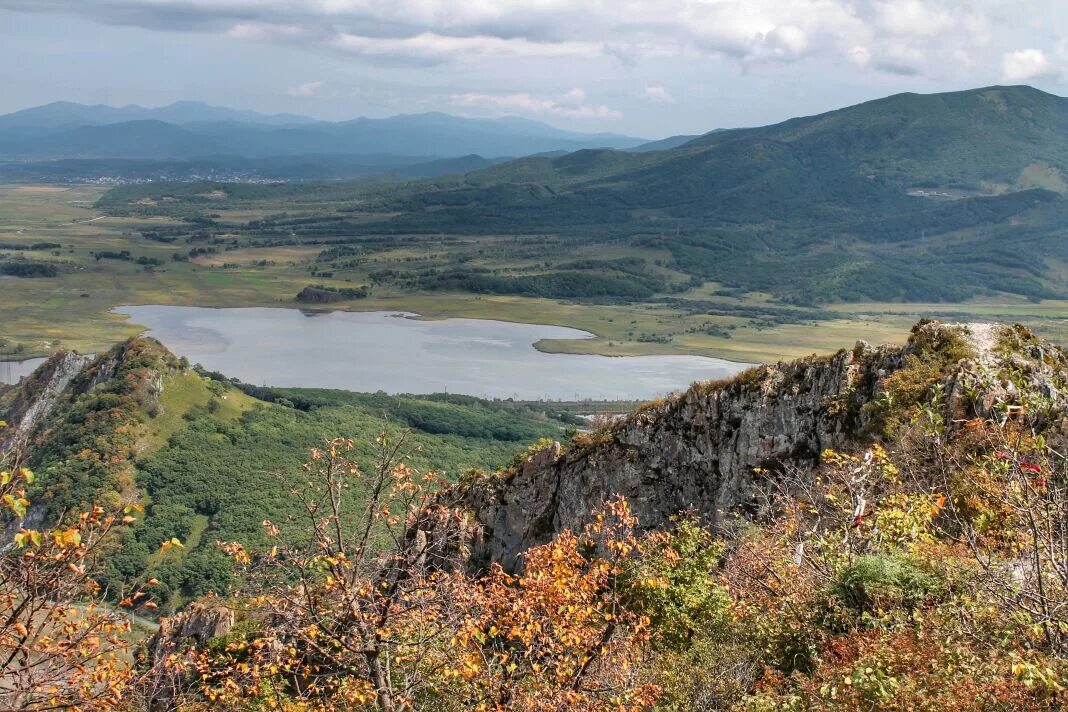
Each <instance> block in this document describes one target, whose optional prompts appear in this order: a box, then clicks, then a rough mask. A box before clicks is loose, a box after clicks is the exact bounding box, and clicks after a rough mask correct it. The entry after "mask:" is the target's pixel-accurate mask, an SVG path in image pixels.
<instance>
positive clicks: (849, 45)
mask: <svg viewBox="0 0 1068 712" xmlns="http://www.w3.org/2000/svg"><path fill="white" fill-rule="evenodd" d="M0 67H2V68H0V82H2V86H3V87H4V91H3V92H2V93H0V112H7V111H13V110H16V109H20V108H24V107H27V106H31V105H35V104H41V103H45V102H49V101H54V100H60V99H63V100H70V101H79V102H85V103H107V104H113V105H121V104H127V103H137V104H142V105H147V106H157V105H162V104H166V103H170V102H172V101H176V100H179V99H193V100H200V101H206V102H209V103H213V104H220V105H226V106H232V107H235V108H245V109H255V110H259V111H269V112H274V111H291V112H296V113H303V114H309V115H312V116H318V117H322V118H327V119H344V118H353V117H355V116H361V115H364V116H387V115H391V114H396V113H406V112H421V111H446V112H449V113H455V114H463V115H470V116H500V115H519V116H525V117H529V118H535V119H541V120H545V121H548V122H549V123H552V124H555V125H558V126H564V127H567V128H573V129H578V130H584V131H613V132H618V133H629V134H634V135H641V136H647V137H653V138H656V137H661V136H666V135H670V134H675V133H700V132H704V131H708V130H711V129H713V128H717V127H731V126H745V125H755V124H765V123H771V122H774V121H779V120H782V119H785V118H788V117H790V116H796V115H801V114H811V113H816V112H819V111H824V110H827V109H831V108H835V107H838V106H843V105H847V104H852V103H856V102H858V101H863V100H866V99H872V98H876V97H879V96H884V95H887V94H891V93H895V92H901V91H918V92H933V91H945V90H952V89H963V88H971V87H976V86H984V85H989V84H999V83H1009V84H1017V83H1027V84H1032V85H1034V86H1038V87H1040V88H1043V89H1046V90H1047V91H1051V92H1054V93H1059V94H1068V2H1062V1H1060V0H1016V1H1015V2H1009V1H1005V0H972V1H971V2H967V1H962V0H642V1H640V2H639V1H633V0H585V2H574V1H572V0H566V1H565V0H0Z"/></svg>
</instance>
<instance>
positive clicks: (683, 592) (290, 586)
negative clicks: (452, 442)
mask: <svg viewBox="0 0 1068 712" xmlns="http://www.w3.org/2000/svg"><path fill="white" fill-rule="evenodd" d="M853 359H854V360H852V361H850V358H849V354H838V355H835V356H834V357H831V358H823V359H810V360H807V361H803V362H798V363H794V364H781V365H779V366H776V367H763V368H760V369H754V370H753V371H751V372H749V373H746V374H743V375H741V376H739V377H738V378H737V379H735V380H732V381H728V382H722V383H709V384H700V385H699V386H697V387H695V388H694V389H693V391H691V393H690V394H687V395H686V396H680V397H677V398H673V399H670V400H669V401H666V402H663V403H654V404H650V405H648V406H646V407H644V408H641V409H639V410H638V411H636V412H635V413H633V414H632V415H631V416H629V417H627V418H625V419H623V420H620V421H614V422H610V423H605V424H603V426H602V427H601V428H599V429H597V430H595V431H593V432H590V433H587V434H583V435H580V436H577V437H575V438H573V439H572V441H571V442H570V443H569V444H568V445H566V446H564V447H560V446H557V445H552V444H551V443H541V444H539V445H537V446H535V447H533V448H531V449H529V450H527V451H525V452H522V453H521V454H519V455H518V456H517V457H516V458H515V459H514V460H513V462H512V464H511V465H510V466H509V467H506V468H504V469H502V470H499V471H498V472H496V473H493V474H486V473H471V474H468V475H466V476H465V477H463V478H461V479H460V480H459V481H458V482H453V483H448V482H446V481H445V480H443V479H442V478H441V476H440V475H439V474H437V473H435V472H433V471H426V470H423V469H422V468H421V467H418V466H416V465H415V464H414V458H415V457H416V456H417V454H416V453H415V451H414V450H413V447H412V446H413V444H414V443H413V441H412V440H410V439H408V438H407V437H405V436H403V435H402V436H400V437H379V438H377V439H375V441H374V442H373V443H369V444H368V445H366V446H365V447H367V448H369V450H367V452H369V453H370V459H369V460H368V461H364V459H363V457H362V456H361V454H360V451H361V448H360V447H358V446H357V443H355V442H353V441H351V440H347V439H332V440H329V441H326V442H323V443H321V444H320V445H319V446H318V447H316V448H314V449H313V450H311V452H310V454H309V456H308V461H307V463H306V464H305V465H304V466H303V467H301V468H298V469H299V472H300V475H299V477H298V478H297V479H296V480H295V481H294V482H293V486H292V489H291V491H290V492H289V493H288V501H289V504H288V506H286V507H285V508H283V509H282V510H281V511H280V512H279V513H278V515H279V516H274V515H272V516H271V517H268V518H267V519H266V520H265V521H263V522H262V523H261V527H262V531H263V533H262V540H261V541H260V543H259V544H258V545H247V544H244V543H242V542H240V541H236V540H221V541H219V542H217V543H216V544H215V546H216V548H217V550H218V551H219V554H220V556H225V557H228V559H229V560H231V561H232V562H233V564H234V566H235V570H236V571H238V572H240V573H239V577H240V581H241V586H240V589H239V590H237V591H234V592H233V593H232V594H231V595H230V596H227V597H222V596H211V597H206V598H204V599H202V600H200V601H198V602H196V603H194V604H193V605H191V606H189V607H188V609H187V610H186V611H185V612H184V613H183V614H181V615H180V616H178V617H176V618H172V619H167V620H165V621H164V622H163V624H162V625H161V626H160V628H159V629H158V631H157V632H156V633H155V634H154V635H153V636H152V637H151V640H150V641H149V642H148V643H147V647H146V648H144V649H142V650H141V652H140V653H138V654H137V655H136V656H134V657H132V658H131V657H129V656H128V655H127V654H126V653H124V647H123V640H124V638H123V635H126V634H127V632H128V631H129V626H130V623H129V621H128V620H127V619H125V618H124V617H123V614H119V613H116V612H114V611H112V610H111V609H108V608H100V607H99V606H98V605H93V606H91V607H89V608H88V609H86V607H85V602H86V601H87V600H92V599H93V598H94V597H97V596H99V595H100V594H101V591H100V590H99V589H98V588H95V586H96V584H95V583H94V580H95V579H94V576H97V575H99V574H98V572H99V571H100V569H99V568H98V567H99V565H100V563H102V562H106V561H107V560H108V559H109V558H110V557H111V556H112V554H113V552H114V549H110V548H109V547H116V546H121V540H119V541H116V540H115V531H114V530H115V529H116V528H117V527H119V526H132V527H134V528H136V527H137V526H140V524H139V523H138V522H137V520H138V519H140V518H142V516H147V514H146V515H142V513H141V512H140V511H139V508H138V507H126V508H125V509H123V508H121V506H120V505H114V507H118V509H113V507H112V506H110V505H108V506H101V507H99V508H98V509H94V510H91V512H90V513H89V514H87V515H85V516H81V517H75V519H74V523H73V524H66V525H64V524H61V525H59V526H57V527H55V528H50V529H46V528H42V527H40V526H39V525H34V524H32V523H31V522H29V521H28V520H27V518H26V516H25V515H26V513H27V508H31V509H32V506H33V505H32V504H31V503H30V502H29V501H28V500H29V499H30V490H31V489H32V488H33V485H34V484H35V482H36V478H35V477H34V476H33V474H32V473H31V472H29V471H28V470H27V469H26V468H24V467H22V466H21V463H18V462H14V463H12V462H10V461H8V462H5V463H4V468H3V469H4V477H3V485H0V494H2V495H4V496H3V497H2V498H0V503H2V508H3V513H4V516H5V518H6V519H7V520H8V521H10V522H11V523H12V525H13V528H14V529H15V530H16V531H17V532H18V533H17V535H16V538H15V541H14V544H15V546H14V547H11V548H7V549H4V550H3V551H2V552H0V562H2V563H3V566H0V585H2V586H3V589H2V590H3V592H4V594H5V595H4V596H0V608H2V610H3V612H4V613H5V615H6V616H8V619H9V620H11V621H16V622H17V623H18V624H17V625H10V626H8V627H6V628H5V629H4V631H3V632H2V633H3V634H2V635H0V649H2V650H3V651H4V652H5V653H10V654H9V655H5V657H6V659H7V661H8V662H7V663H6V664H5V667H4V675H3V676H2V677H0V699H2V700H3V701H4V703H5V704H8V705H9V706H19V707H21V708H24V709H46V708H47V706H48V705H50V704H55V703H56V702H55V701H56V700H60V701H63V702H65V703H66V704H71V705H82V706H92V707H93V708H94V709H114V710H131V709H138V710H140V709H143V710H148V709H161V708H162V709H183V710H186V709H188V710H208V709H228V710H267V709H282V710H292V711H294V712H295V711H297V710H324V711H325V710H339V711H340V710H353V709H367V710H394V711H398V710H468V709H483V710H524V711H525V710H560V709H577V710H647V709H648V710H654V709H662V710H713V709H723V710H794V709H796V710H802V709H842V710H854V709H887V710H917V709H920V710H939V709H946V708H954V709H962V710H1005V709H1050V710H1052V709H1059V708H1062V707H1063V705H1064V704H1065V702H1066V701H1068V699H1066V697H1065V695H1066V685H1068V648H1066V643H1065V630H1066V628H1068V621H1066V620H1065V615H1064V611H1065V610H1066V604H1068V579H1066V577H1065V573H1064V572H1065V570H1066V566H1065V560H1064V551H1065V550H1066V547H1068V541H1066V540H1065V533H1064V532H1065V529H1064V522H1065V518H1066V516H1068V471H1066V465H1065V458H1064V456H1063V452H1064V445H1065V443H1066V442H1068V433H1066V431H1065V412H1066V401H1065V396H1064V394H1065V393H1066V392H1068V382H1066V381H1065V374H1066V373H1068V357H1066V356H1065V354H1064V352H1063V351H1061V350H1060V349H1059V348H1057V347H1055V346H1052V345H1050V344H1047V343H1043V342H1041V341H1040V340H1038V339H1036V338H1035V337H1034V336H1033V335H1032V334H1031V333H1029V332H1027V331H1026V330H1024V329H1021V328H1011V327H991V326H989V325H971V326H943V325H938V324H921V325H920V326H918V327H917V329H916V330H915V331H914V335H913V338H912V340H911V341H910V343H909V344H908V345H907V346H906V347H905V348H904V349H892V348H882V349H875V350H869V349H865V348H858V349H857V351H856V352H855V354H854V355H853ZM869 366H871V368H869ZM780 391H781V392H780ZM746 393H751V394H756V393H763V394H764V397H765V398H766V399H768V403H770V404H771V407H772V408H777V409H782V410H781V412H780V413H779V414H780V415H781V414H782V413H785V412H787V410H788V409H789V408H791V407H793V408H794V410H795V411H797V418H799V419H800V420H799V421H798V422H799V423H800V422H802V421H803V420H804V419H808V418H811V419H812V422H818V423H822V424H823V425H830V424H837V426H836V427H835V428H834V429H833V430H823V431H821V432H824V433H826V437H828V438H831V437H833V442H834V443H835V444H836V447H835V448H833V449H831V448H827V449H824V450H823V451H822V452H819V453H815V454H813V453H811V452H807V451H803V450H802V449H798V448H796V447H790V444H789V443H780V442H779V440H778V438H777V435H776V433H774V432H768V433H763V431H762V430H761V429H760V426H759V422H760V418H761V417H763V416H762V415H761V414H760V413H759V412H757V410H747V409H745V408H741V407H739V408H738V409H737V412H736V418H737V419H738V420H740V421H741V423H742V425H741V426H735V427H745V428H750V429H752V430H753V432H754V433H756V434H757V436H758V437H756V439H748V440H745V441H744V442H745V444H746V446H747V448H746V450H745V452H739V455H740V456H756V457H758V458H760V462H761V465H762V466H761V467H759V468H757V469H756V470H755V471H750V472H748V473H746V474H744V475H743V474H742V473H733V475H734V479H733V480H732V484H731V486H733V487H736V488H737V491H736V496H737V497H740V498H741V500H744V503H745V504H744V505H743V504H741V502H739V504H738V505H736V506H733V507H732V508H731V509H730V510H729V511H726V512H722V513H721V516H719V517H710V516H708V515H707V513H705V512H703V511H701V509H700V507H699V508H697V509H696V510H695V509H689V510H687V509H685V508H684V509H682V510H680V511H678V512H676V513H675V514H674V515H672V516H661V517H659V518H656V517H650V516H649V514H650V513H651V512H653V511H655V508H656V505H655V504H654V502H657V501H658V502H660V503H661V505H663V511H664V512H667V511H668V510H669V509H671V506H670V505H671V495H670V490H671V488H672V487H674V486H677V485H678V484H679V483H680V482H683V481H684V480H685V473H683V472H680V471H677V470H676V469H675V468H676V467H677V466H676V465H673V464H671V463H669V462H668V461H666V460H662V459H661V460H658V459H657V457H659V456H657V455H656V454H652V455H651V454H650V453H648V452H646V451H644V450H643V447H642V445H641V443H640V442H639V441H638V440H637V437H638V434H639V433H640V432H641V431H645V432H649V433H655V432H662V433H673V434H674V437H676V438H677V439H678V443H679V446H680V447H679V449H678V452H677V453H675V455H677V456H679V457H680V458H681V459H682V460H685V459H686V458H685V453H683V452H682V448H684V447H690V448H698V449H700V448H703V447H704V448H707V447H709V444H710V443H713V444H714V442H715V441H717V439H731V438H732V437H733V436H732V435H731V434H730V432H729V429H728V428H726V427H724V426H723V425H722V424H717V423H715V422H713V421H711V420H707V419H705V418H704V416H703V415H702V414H701V413H700V412H699V411H698V410H697V409H696V408H695V405H694V404H695V402H696V399H707V400H709V401H720V402H723V403H725V404H728V405H729V404H735V405H737V404H740V403H741V402H742V400H740V399H739V398H740V396H741V395H744V394H746ZM813 398H814V399H815V400H816V401H818V402H819V403H820V405H819V406H818V408H817V410H818V412H816V413H810V412H809V411H810V410H811V408H810V404H809V400H810V399H813ZM313 400H314V398H313ZM728 410H729V408H728ZM746 423H748V425H746ZM838 426H840V427H838ZM702 432H703V433H704V436H703V437H702V436H701V435H700V433H702ZM788 435H791V436H793V437H799V438H804V437H805V431H804V429H803V428H800V429H798V430H797V432H791V433H788ZM760 442H765V444H766V445H768V446H769V447H766V448H763V449H762V448H761V446H760V445H759V443H760ZM828 442H830V440H829V441H828ZM780 446H781V447H784V448H786V452H785V454H780V453H779V452H778V451H777V450H776V448H779V447H780ZM622 450H629V451H630V453H631V459H630V461H629V464H627V465H625V466H624V465H623V464H621V463H617V464H618V466H616V465H613V463H616V462H617V460H616V454H614V453H615V452H616V451H622ZM746 453H748V454H746ZM662 454H663V453H662ZM560 463H563V465H564V466H565V467H572V468H575V467H577V468H580V470H581V468H586V470H587V471H592V470H595V469H597V468H605V471H604V473H603V474H602V475H599V476H597V477H596V478H594V479H592V480H589V479H587V480H583V482H582V485H581V486H582V488H583V489H582V491H583V492H585V493H586V494H587V495H588V497H589V500H588V502H595V503H596V504H595V505H594V506H592V507H589V508H586V504H587V502H579V503H578V504H579V505H580V506H576V507H574V508H573V509H574V511H573V512H572V514H570V515H561V514H559V513H558V515H557V516H555V517H551V518H548V519H546V520H544V521H542V522H540V524H539V523H538V522H533V521H532V522H531V524H532V525H537V526H540V527H541V532H542V536H543V537H544V538H543V539H542V540H541V541H540V542H522V543H521V542H519V541H518V540H515V539H513V540H512V541H513V543H517V544H520V543H521V544H522V546H521V548H520V550H519V553H520V554H521V556H520V558H519V559H518V560H517V563H518V565H512V564H510V565H508V566H507V567H503V566H501V565H499V564H496V563H491V564H490V565H488V566H485V562H484V560H482V559H481V558H480V557H479V556H478V554H477V552H476V551H475V550H474V549H473V548H472V546H471V545H472V543H473V542H478V541H480V537H479V533H480V530H481V531H482V534H484V535H488V536H489V538H490V539H498V540H500V539H499V537H500V534H501V532H500V531H495V532H487V531H486V530H485V521H486V517H485V515H486V513H487V512H488V511H490V510H491V509H493V508H494V507H496V508H499V507H501V506H503V505H502V504H501V501H513V500H516V499H517V498H518V499H522V497H523V492H524V491H525V490H530V489H531V488H532V487H533V488H534V489H535V490H536V489H537V488H538V487H544V486H547V484H548V483H549V481H550V480H551V479H552V477H551V476H550V475H548V474H547V471H548V470H549V469H551V468H554V467H558V466H559V465H560ZM689 466H690V467H699V466H700V463H698V462H696V461H691V462H690V465H689ZM627 468H631V469H635V468H636V469H639V470H641V469H644V470H645V471H646V473H647V477H648V478H650V482H649V483H647V484H646V486H645V488H644V489H643V490H641V491H640V492H638V493H631V494H633V495H635V496H632V497H629V498H624V497H620V496H618V495H617V494H615V493H614V490H615V489H616V487H617V485H618V484H620V482H623V483H625V481H626V477H627ZM578 474H579V475H580V476H579V479H580V480H582V479H583V478H582V477H581V474H580V472H578ZM724 474H726V475H731V474H732V473H731V472H725V473H724ZM620 478H622V479H620ZM673 478H674V479H673ZM743 479H744V480H745V482H742V481H741V480H743ZM709 484H710V485H711V484H712V483H709ZM716 490H717V487H714V486H709V487H708V488H707V490H706V492H705V496H706V497H707V496H713V495H715V492H716ZM361 493H363V494H362V495H361ZM563 497H564V495H563V494H560V495H558V501H557V502H555V503H550V504H549V506H553V507H558V508H560V509H559V512H564V511H566V510H567V509H568V507H569V506H571V505H575V504H576V502H574V501H573V502H571V503H570V504H569V503H567V502H564V501H563ZM494 498H499V499H497V500H495V499H494ZM495 501H496V503H494V502H495ZM112 511H114V512H115V513H114V514H112V513H111V512H112ZM532 515H533V516H537V515H536V514H534V513H532ZM643 517H644V518H643ZM19 525H21V527H22V528H21V529H19ZM180 546H181V540H180V539H178V538H175V539H173V540H167V541H165V542H163V543H162V545H161V547H160V554H161V555H168V553H169V552H172V551H174V549H175V548H178V547H180ZM105 552H106V553H105ZM100 554H104V555H103V556H100ZM473 554H474V556H472V555H473ZM68 564H69V565H68ZM87 574H88V575H87ZM40 581H47V582H48V588H42V587H41V586H40V584H39V583H36V584H33V585H31V583H30V582H40ZM159 586H161V582H160V581H158V580H156V579H155V578H147V579H140V580H138V581H136V582H134V583H133V585H132V587H131V588H130V589H129V590H128V592H127V593H128V595H127V596H125V598H124V599H123V600H122V601H120V604H121V606H123V607H126V608H128V609H131V610H133V611H137V612H141V613H150V612H152V611H153V610H155V608H156V606H157V605H158V604H157V603H156V602H155V600H156V597H157V596H158V593H157V588H158V587H159ZM23 602H29V605H32V606H33V611H32V612H27V611H26V610H25V608H24V607H23V606H21V605H20V604H21V603H23ZM67 621H70V622H69V623H68V622H67ZM71 636H76V637H78V638H79V639H80V640H82V641H84V645H76V646H66V645H64V644H63V641H64V640H68V639H69V638H70V637H71ZM42 641H46V642H42ZM47 641H57V644H55V645H53V644H51V643H49V642H47ZM41 690H47V692H48V695H49V696H50V697H49V698H48V699H46V698H45V697H44V696H43V695H42V694H41Z"/></svg>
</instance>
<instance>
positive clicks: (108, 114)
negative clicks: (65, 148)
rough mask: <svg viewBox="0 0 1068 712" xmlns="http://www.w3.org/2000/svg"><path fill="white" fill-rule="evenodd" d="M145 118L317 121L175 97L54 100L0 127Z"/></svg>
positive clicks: (272, 123) (269, 123)
mask: <svg viewBox="0 0 1068 712" xmlns="http://www.w3.org/2000/svg"><path fill="white" fill-rule="evenodd" d="M145 120H155V121H165V122H167V123H172V124H187V123H194V122H218V121H229V122H238V123H246V124H262V125H264V126H289V125H298V124H311V123H315V122H316V121H317V120H316V119H312V118H310V117H307V116H298V115H297V114H261V113H259V112H255V111H241V110H237V109H227V108H224V107H219V106H210V105H208V104H204V103H201V102H198V101H178V102H175V103H173V104H169V105H167V106H161V107H158V108H155V109H146V108H145V107H143V106H137V105H136V104H129V105H127V106H122V107H113V106H105V105H103V104H96V105H94V106H86V105H85V104H75V103H73V102H69V101H57V102H53V103H51V104H45V105H44V106H36V107H33V108H30V109H23V110H22V111H16V112H14V113H12V114H6V115H4V116H0V130H2V129H9V128H18V127H32V128H35V129H61V128H75V127H79V126H99V125H102V124H119V123H124V122H127V121H145Z"/></svg>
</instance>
